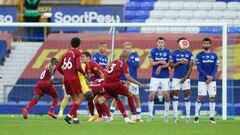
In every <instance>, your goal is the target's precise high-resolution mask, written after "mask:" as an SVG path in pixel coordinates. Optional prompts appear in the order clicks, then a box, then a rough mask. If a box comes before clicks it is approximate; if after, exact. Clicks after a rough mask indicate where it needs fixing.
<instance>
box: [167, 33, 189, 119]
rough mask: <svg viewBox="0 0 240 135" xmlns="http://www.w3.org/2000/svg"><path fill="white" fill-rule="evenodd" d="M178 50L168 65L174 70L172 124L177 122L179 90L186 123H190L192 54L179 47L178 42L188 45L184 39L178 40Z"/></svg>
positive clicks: (172, 55) (173, 53)
mask: <svg viewBox="0 0 240 135" xmlns="http://www.w3.org/2000/svg"><path fill="white" fill-rule="evenodd" d="M177 42H178V46H179V49H178V50H175V51H174V52H172V54H171V59H170V62H169V65H170V67H171V68H172V69H174V74H173V80H172V90H173V91H174V93H173V110H174V118H173V120H174V122H175V123H177V122H178V95H179V90H180V89H182V91H183V93H184V101H185V107H186V122H187V123H189V122H190V107H191V102H190V89H191V84H190V79H189V76H190V74H191V72H192V67H193V54H192V52H191V51H190V50H188V48H187V47H184V46H181V45H180V42H185V43H186V44H188V45H189V42H188V40H187V39H186V38H184V37H183V38H179V39H178V41H177Z"/></svg>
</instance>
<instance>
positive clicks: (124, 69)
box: [122, 62, 128, 75]
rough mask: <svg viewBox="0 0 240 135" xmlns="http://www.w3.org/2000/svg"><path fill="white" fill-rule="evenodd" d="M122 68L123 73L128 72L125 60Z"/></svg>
mask: <svg viewBox="0 0 240 135" xmlns="http://www.w3.org/2000/svg"><path fill="white" fill-rule="evenodd" d="M122 70H123V74H124V75H125V74H128V66H127V64H126V63H125V62H123V65H122Z"/></svg>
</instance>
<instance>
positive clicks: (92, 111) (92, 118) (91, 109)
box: [87, 100, 96, 122]
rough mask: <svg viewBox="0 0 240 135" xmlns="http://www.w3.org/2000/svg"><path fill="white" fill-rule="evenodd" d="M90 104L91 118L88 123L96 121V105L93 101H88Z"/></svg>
mask: <svg viewBox="0 0 240 135" xmlns="http://www.w3.org/2000/svg"><path fill="white" fill-rule="evenodd" d="M87 102H88V110H89V113H90V114H89V117H88V120H87V121H89V122H90V121H94V120H95V119H96V117H95V116H94V103H93V101H89V100H88V101H87Z"/></svg>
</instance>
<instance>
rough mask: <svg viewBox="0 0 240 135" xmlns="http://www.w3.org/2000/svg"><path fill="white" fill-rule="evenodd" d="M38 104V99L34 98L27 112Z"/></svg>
mask: <svg viewBox="0 0 240 135" xmlns="http://www.w3.org/2000/svg"><path fill="white" fill-rule="evenodd" d="M37 103H38V99H37V98H34V99H32V100H31V101H30V103H29V104H28V105H27V107H26V110H27V111H29V110H30V109H31V108H32V107H33V106H34V105H36V104H37Z"/></svg>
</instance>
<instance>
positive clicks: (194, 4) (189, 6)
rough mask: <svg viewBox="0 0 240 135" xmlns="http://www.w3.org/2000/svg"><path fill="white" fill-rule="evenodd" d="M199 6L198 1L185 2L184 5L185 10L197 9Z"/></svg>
mask: <svg viewBox="0 0 240 135" xmlns="http://www.w3.org/2000/svg"><path fill="white" fill-rule="evenodd" d="M197 8H198V2H185V3H184V5H183V9H184V10H196V9H197Z"/></svg>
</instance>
